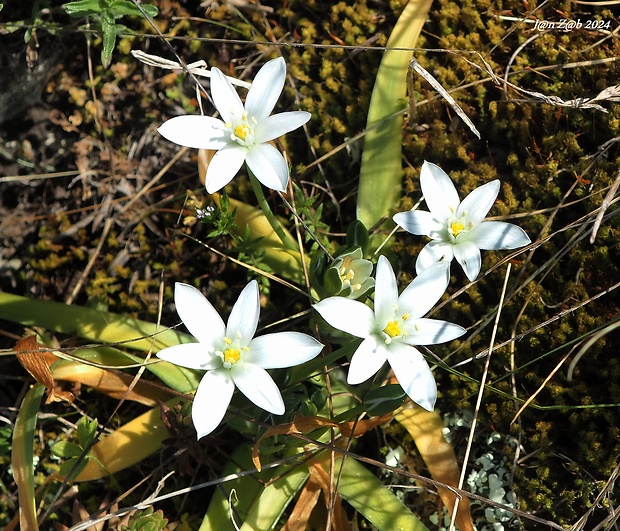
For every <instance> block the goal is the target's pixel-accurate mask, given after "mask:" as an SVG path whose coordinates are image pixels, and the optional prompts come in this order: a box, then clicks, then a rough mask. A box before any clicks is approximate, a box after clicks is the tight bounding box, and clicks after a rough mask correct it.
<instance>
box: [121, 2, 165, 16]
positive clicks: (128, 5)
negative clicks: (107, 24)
mask: <svg viewBox="0 0 620 531" xmlns="http://www.w3.org/2000/svg"><path fill="white" fill-rule="evenodd" d="M140 7H142V9H143V10H144V12H145V13H146V14H147V15H148V16H149V17H150V18H153V17H156V16H157V13H158V12H159V10H158V9H157V7H156V6H154V5H153V4H140ZM109 11H110V13H112V14H113V15H114V18H120V17H123V16H126V15H127V16H138V17H142V16H144V15H143V14H142V11H140V8H139V7H138V6H136V5H135V4H134V3H133V2H129V1H128V0H114V1H113V2H111V3H110V7H109Z"/></svg>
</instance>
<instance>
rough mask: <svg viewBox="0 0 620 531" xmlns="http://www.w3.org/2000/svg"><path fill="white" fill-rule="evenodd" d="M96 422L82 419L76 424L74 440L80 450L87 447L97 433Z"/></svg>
mask: <svg viewBox="0 0 620 531" xmlns="http://www.w3.org/2000/svg"><path fill="white" fill-rule="evenodd" d="M98 426H99V424H98V422H97V421H96V420H95V419H93V420H89V419H88V418H86V417H82V418H81V419H80V420H79V421H78V423H77V430H76V438H77V440H78V442H79V443H80V446H81V447H82V448H86V447H88V445H89V444H90V442H91V441H92V440H93V438H94V437H95V434H96V433H97V427H98Z"/></svg>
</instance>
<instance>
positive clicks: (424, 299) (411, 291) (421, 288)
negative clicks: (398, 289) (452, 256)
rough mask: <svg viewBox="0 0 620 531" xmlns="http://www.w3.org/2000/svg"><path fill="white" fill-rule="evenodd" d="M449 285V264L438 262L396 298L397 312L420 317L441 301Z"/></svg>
mask: <svg viewBox="0 0 620 531" xmlns="http://www.w3.org/2000/svg"><path fill="white" fill-rule="evenodd" d="M449 283H450V262H439V263H436V264H433V265H431V266H429V267H427V268H426V269H424V271H422V272H421V273H420V274H419V275H418V276H417V277H416V278H414V279H413V280H412V281H411V283H410V284H409V285H408V286H407V287H406V288H405V289H404V290H403V292H402V293H401V294H400V297H399V298H398V310H399V312H402V313H408V314H410V316H411V317H412V318H417V317H422V316H423V315H426V314H427V313H428V311H429V310H430V309H431V308H432V307H433V306H434V305H435V303H436V302H437V301H438V300H439V299H441V296H442V295H443V294H444V293H445V292H446V288H447V287H448V284H449Z"/></svg>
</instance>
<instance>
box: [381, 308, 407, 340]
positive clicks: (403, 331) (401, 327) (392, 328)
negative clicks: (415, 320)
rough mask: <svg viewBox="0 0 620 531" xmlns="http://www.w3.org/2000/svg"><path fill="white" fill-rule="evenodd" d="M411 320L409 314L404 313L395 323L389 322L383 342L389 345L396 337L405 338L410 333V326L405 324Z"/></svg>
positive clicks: (384, 330)
mask: <svg viewBox="0 0 620 531" xmlns="http://www.w3.org/2000/svg"><path fill="white" fill-rule="evenodd" d="M407 319H409V314H408V313H404V314H403V315H401V316H400V318H399V317H397V318H396V319H394V320H393V321H389V322H388V324H387V326H386V327H385V328H384V329H383V333H384V334H385V336H384V338H383V340H384V341H385V344H386V345H389V344H390V343H391V342H392V340H393V339H394V338H396V337H405V336H406V335H407V334H408V333H409V326H408V325H406V324H405V321H406V320H407Z"/></svg>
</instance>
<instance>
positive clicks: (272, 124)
mask: <svg viewBox="0 0 620 531" xmlns="http://www.w3.org/2000/svg"><path fill="white" fill-rule="evenodd" d="M311 116H312V115H311V114H310V113H309V112H306V111H290V112H282V113H280V114H274V115H273V116H269V117H267V118H265V119H263V120H261V121H260V122H258V124H256V127H255V128H254V142H256V143H257V144H262V143H263V142H269V141H270V140H273V139H274V138H278V137H280V136H282V135H284V134H286V133H288V132H289V131H294V130H295V129H297V128H298V127H301V126H302V125H304V124H305V123H306V122H307V121H308V120H310V117H311Z"/></svg>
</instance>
